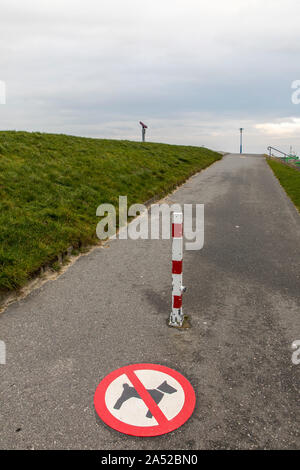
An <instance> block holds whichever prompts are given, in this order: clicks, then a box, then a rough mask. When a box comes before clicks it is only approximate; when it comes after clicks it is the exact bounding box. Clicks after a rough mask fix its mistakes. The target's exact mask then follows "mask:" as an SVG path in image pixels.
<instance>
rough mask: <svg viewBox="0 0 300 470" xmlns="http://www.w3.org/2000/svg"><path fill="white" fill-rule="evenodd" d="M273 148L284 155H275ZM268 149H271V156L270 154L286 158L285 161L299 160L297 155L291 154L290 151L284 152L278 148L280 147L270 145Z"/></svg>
mask: <svg viewBox="0 0 300 470" xmlns="http://www.w3.org/2000/svg"><path fill="white" fill-rule="evenodd" d="M272 150H275V152H278V153H280V154H281V155H283V157H279V156H278V155H274V154H273V153H272ZM268 151H269V156H270V157H277V158H284V160H285V161H289V160H298V157H297V155H291V154H289V153H286V152H282V150H278V149H276V148H275V147H271V146H269V147H268Z"/></svg>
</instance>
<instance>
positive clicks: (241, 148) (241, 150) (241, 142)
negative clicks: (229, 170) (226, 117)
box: [240, 127, 244, 154]
mask: <svg viewBox="0 0 300 470" xmlns="http://www.w3.org/2000/svg"><path fill="white" fill-rule="evenodd" d="M243 130H244V129H243V127H241V128H240V133H241V138H240V153H241V154H242V153H243Z"/></svg>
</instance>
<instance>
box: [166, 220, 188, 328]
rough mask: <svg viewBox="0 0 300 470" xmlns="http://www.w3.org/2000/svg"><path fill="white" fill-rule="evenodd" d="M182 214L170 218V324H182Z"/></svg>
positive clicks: (183, 288)
mask: <svg viewBox="0 0 300 470" xmlns="http://www.w3.org/2000/svg"><path fill="white" fill-rule="evenodd" d="M182 226H183V215H182V212H174V213H173V220H172V312H171V315H170V320H169V325H170V326H182V323H183V319H184V315H183V312H182V293H183V292H185V290H186V289H185V287H183V285H182V257H183V228H182Z"/></svg>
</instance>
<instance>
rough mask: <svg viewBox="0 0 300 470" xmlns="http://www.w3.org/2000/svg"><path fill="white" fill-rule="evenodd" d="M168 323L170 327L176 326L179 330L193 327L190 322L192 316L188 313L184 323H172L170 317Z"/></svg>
mask: <svg viewBox="0 0 300 470" xmlns="http://www.w3.org/2000/svg"><path fill="white" fill-rule="evenodd" d="M167 325H168V327H169V328H176V329H177V330H188V329H189V328H191V327H192V325H191V322H190V317H189V316H188V315H184V317H183V322H182V325H181V326H180V325H171V324H170V318H167Z"/></svg>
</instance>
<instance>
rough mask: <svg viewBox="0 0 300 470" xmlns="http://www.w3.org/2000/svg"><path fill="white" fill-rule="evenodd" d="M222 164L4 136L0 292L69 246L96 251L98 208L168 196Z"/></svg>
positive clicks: (154, 148)
mask: <svg viewBox="0 0 300 470" xmlns="http://www.w3.org/2000/svg"><path fill="white" fill-rule="evenodd" d="M220 158H221V155H219V154H218V153H216V152H212V151H210V150H207V149H205V148H198V147H185V146H175V145H166V144H151V143H145V144H142V143H138V142H129V141H113V140H102V139H101V140H100V139H87V138H81V137H72V136H66V135H55V134H41V133H27V132H14V131H11V132H0V292H5V291H9V290H12V289H16V288H19V287H21V286H23V285H24V284H25V283H26V281H27V280H28V279H30V277H32V275H33V274H35V273H36V272H37V271H38V270H39V268H41V267H42V266H44V265H47V264H49V263H52V262H54V261H55V260H56V259H57V256H58V255H59V254H60V253H62V252H64V251H65V250H66V249H67V248H68V247H69V246H70V245H72V246H74V247H78V248H79V247H80V246H83V245H86V244H93V243H96V242H97V240H98V239H97V238H96V226H97V223H98V222H99V218H97V217H96V208H97V207H98V206H99V205H100V204H102V203H111V204H114V205H115V206H116V208H117V206H118V197H119V195H123V196H126V195H127V196H128V204H129V205H131V204H133V203H136V202H144V201H146V200H149V199H150V198H152V197H154V196H158V197H160V196H163V195H164V194H166V193H168V192H170V191H171V190H172V189H173V188H174V187H176V186H177V185H178V184H180V183H182V182H183V181H185V180H186V179H187V178H188V177H189V176H190V175H192V174H193V173H195V172H197V171H199V170H201V169H202V168H205V167H206V166H208V165H210V164H211V163H213V162H214V161H215V160H218V159H220Z"/></svg>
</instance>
